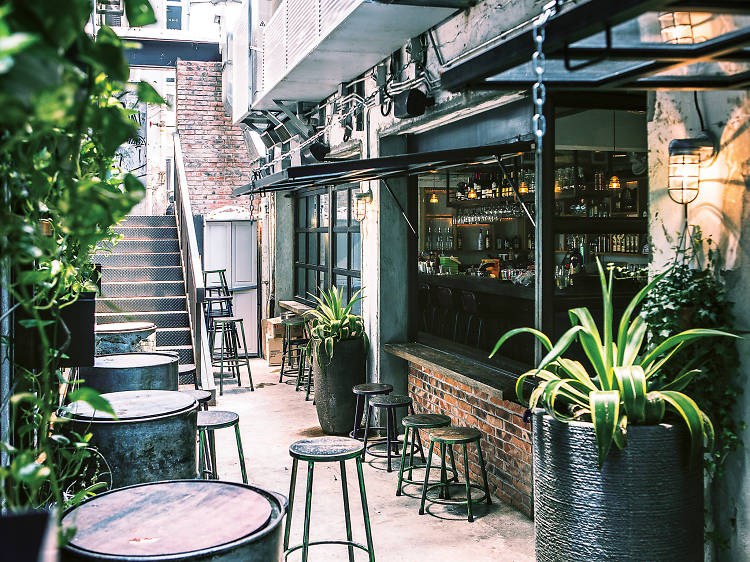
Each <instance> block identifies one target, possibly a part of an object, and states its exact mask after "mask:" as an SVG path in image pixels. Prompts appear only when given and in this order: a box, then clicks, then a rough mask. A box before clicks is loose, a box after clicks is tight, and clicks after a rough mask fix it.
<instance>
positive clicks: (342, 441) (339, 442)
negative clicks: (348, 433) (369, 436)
mask: <svg viewBox="0 0 750 562" xmlns="http://www.w3.org/2000/svg"><path fill="white" fill-rule="evenodd" d="M364 449H365V447H364V445H363V444H362V443H361V442H360V441H357V440H356V439H350V438H349V437H336V436H332V435H331V436H326V437H312V438H310V439H302V440H300V441H295V442H294V443H292V444H291V445H290V446H289V454H290V455H291V456H292V457H294V458H296V459H300V460H303V461H317V462H333V461H344V460H347V459H353V458H355V457H358V456H360V455H361V454H362V451H364Z"/></svg>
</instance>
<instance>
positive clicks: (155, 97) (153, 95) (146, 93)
mask: <svg viewBox="0 0 750 562" xmlns="http://www.w3.org/2000/svg"><path fill="white" fill-rule="evenodd" d="M138 99H139V100H141V101H143V102H146V103H154V104H157V105H165V104H166V103H167V102H165V101H164V98H162V97H161V96H160V95H159V92H157V91H156V90H155V89H154V87H153V86H152V85H151V84H149V83H148V82H144V81H143V80H141V81H140V82H138Z"/></svg>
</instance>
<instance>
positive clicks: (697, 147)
mask: <svg viewBox="0 0 750 562" xmlns="http://www.w3.org/2000/svg"><path fill="white" fill-rule="evenodd" d="M718 152H719V146H718V142H717V139H716V137H715V136H714V135H713V134H711V133H710V132H708V131H703V132H702V133H701V134H700V135H699V136H697V137H695V138H690V139H674V140H673V141H672V142H670V143H669V184H668V187H667V189H668V192H669V197H670V198H671V199H672V201H674V202H675V203H680V204H682V205H687V204H688V203H692V202H693V201H695V198H696V197H698V192H699V191H700V183H701V177H700V176H701V175H700V169H701V167H705V166H710V165H711V164H713V162H714V160H716V156H717V155H718Z"/></svg>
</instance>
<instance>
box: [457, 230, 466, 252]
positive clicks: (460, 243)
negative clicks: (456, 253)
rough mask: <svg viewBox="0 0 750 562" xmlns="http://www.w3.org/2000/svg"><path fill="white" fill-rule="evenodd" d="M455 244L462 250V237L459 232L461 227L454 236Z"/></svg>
mask: <svg viewBox="0 0 750 562" xmlns="http://www.w3.org/2000/svg"><path fill="white" fill-rule="evenodd" d="M456 245H457V246H458V249H459V250H462V249H463V247H464V237H463V234H461V229H460V228H459V229H458V235H457V236H456Z"/></svg>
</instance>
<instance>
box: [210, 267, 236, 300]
mask: <svg viewBox="0 0 750 562" xmlns="http://www.w3.org/2000/svg"><path fill="white" fill-rule="evenodd" d="M209 275H211V276H216V277H218V278H219V284H218V285H216V284H213V283H212V284H210V285H209V283H208V276H209ZM203 286H204V287H205V290H206V296H224V297H229V296H232V293H231V291H230V290H229V283H227V270H226V269H204V270H203Z"/></svg>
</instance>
